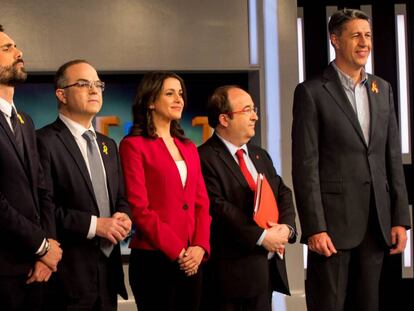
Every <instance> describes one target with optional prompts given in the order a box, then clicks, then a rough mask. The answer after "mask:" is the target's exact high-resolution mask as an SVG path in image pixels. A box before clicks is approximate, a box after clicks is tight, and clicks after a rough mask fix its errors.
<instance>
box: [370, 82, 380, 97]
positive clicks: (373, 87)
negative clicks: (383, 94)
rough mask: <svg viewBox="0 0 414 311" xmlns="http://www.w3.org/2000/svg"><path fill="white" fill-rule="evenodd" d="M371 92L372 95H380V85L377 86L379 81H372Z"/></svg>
mask: <svg viewBox="0 0 414 311" xmlns="http://www.w3.org/2000/svg"><path fill="white" fill-rule="evenodd" d="M371 91H372V93H375V94H378V93H379V90H378V85H377V81H375V80H374V81H372V83H371Z"/></svg>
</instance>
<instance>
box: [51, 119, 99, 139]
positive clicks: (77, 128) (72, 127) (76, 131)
mask: <svg viewBox="0 0 414 311" xmlns="http://www.w3.org/2000/svg"><path fill="white" fill-rule="evenodd" d="M59 119H61V120H62V122H63V123H65V125H66V126H67V127H68V129H69V131H70V132H71V133H72V135H73V136H75V137H76V138H80V137H82V135H83V133H85V132H86V131H88V130H89V131H91V132H92V133H93V135H94V136H95V138H96V133H95V129H94V128H93V126H92V124H91V126H90V127H89V128H85V127H83V126H82V125H80V124H79V123H77V122H75V121H73V120H72V119H69V118H68V117H66V116H65V115H63V114H62V113H59Z"/></svg>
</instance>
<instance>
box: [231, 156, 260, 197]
mask: <svg viewBox="0 0 414 311" xmlns="http://www.w3.org/2000/svg"><path fill="white" fill-rule="evenodd" d="M243 155H244V151H243V149H239V150H237V152H236V156H237V159H238V160H239V166H240V170H241V171H242V173H243V175H244V178H246V181H247V183H248V184H249V187H250V189H252V191H255V190H256V183H255V182H254V180H253V177H252V174H250V172H249V170H248V168H247V165H246V162H245V161H244V156H243Z"/></svg>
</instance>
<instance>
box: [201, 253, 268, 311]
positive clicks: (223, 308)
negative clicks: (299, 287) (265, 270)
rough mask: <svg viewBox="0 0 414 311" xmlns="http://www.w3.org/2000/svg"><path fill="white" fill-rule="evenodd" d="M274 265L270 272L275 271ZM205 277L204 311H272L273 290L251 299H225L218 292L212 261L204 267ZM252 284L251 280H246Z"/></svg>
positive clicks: (202, 307)
mask: <svg viewBox="0 0 414 311" xmlns="http://www.w3.org/2000/svg"><path fill="white" fill-rule="evenodd" d="M274 268H275V266H274V265H270V261H269V270H273V269H274ZM203 271H204V275H203V295H202V306H201V310H202V311H213V310H214V311H271V309H272V308H271V306H272V293H273V291H272V289H271V288H270V287H269V288H268V291H263V293H261V294H260V295H256V296H251V297H237V298H228V297H223V295H222V293H220V292H219V291H218V290H217V285H216V284H217V283H216V282H217V280H215V270H214V268H213V264H212V261H208V262H207V263H206V264H205V266H204V270H203ZM272 273H273V272H270V273H269V284H271V282H272V281H273V280H272ZM244 281H245V282H251V280H250V281H249V280H247V279H246V280H244Z"/></svg>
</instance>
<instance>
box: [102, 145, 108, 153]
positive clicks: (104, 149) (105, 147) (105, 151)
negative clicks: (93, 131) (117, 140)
mask: <svg viewBox="0 0 414 311" xmlns="http://www.w3.org/2000/svg"><path fill="white" fill-rule="evenodd" d="M102 151H103V153H105V154H106V155H108V146H107V145H106V144H105V143H102Z"/></svg>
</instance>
